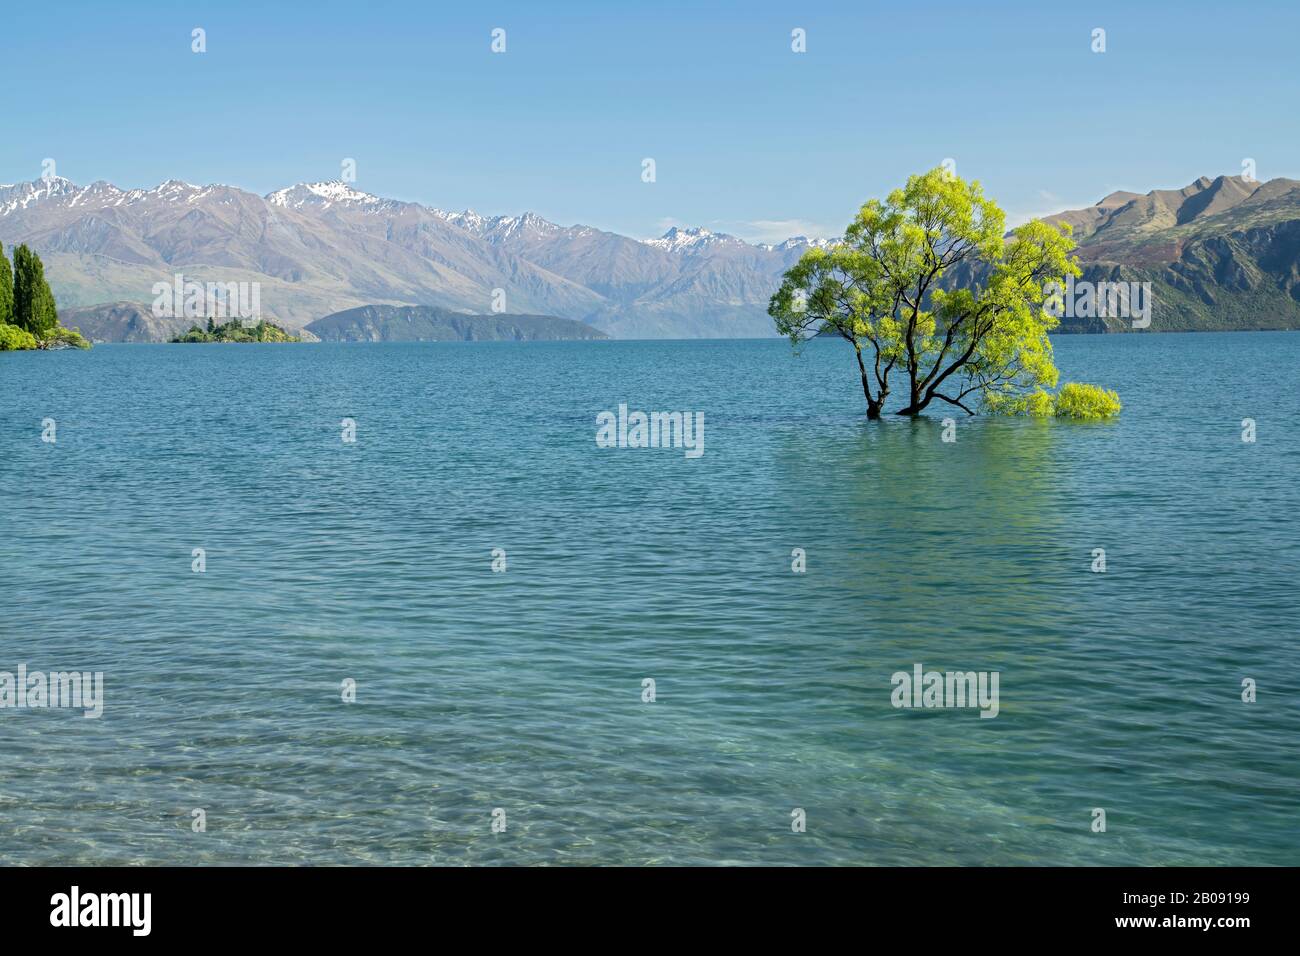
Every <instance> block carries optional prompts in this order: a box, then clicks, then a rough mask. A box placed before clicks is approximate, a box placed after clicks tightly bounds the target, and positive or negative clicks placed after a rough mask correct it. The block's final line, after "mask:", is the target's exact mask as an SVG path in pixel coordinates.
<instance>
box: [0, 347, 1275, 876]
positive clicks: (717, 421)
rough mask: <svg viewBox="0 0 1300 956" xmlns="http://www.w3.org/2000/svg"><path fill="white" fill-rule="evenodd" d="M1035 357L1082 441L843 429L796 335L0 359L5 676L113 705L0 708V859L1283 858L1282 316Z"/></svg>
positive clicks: (861, 426)
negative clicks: (654, 429)
mask: <svg viewBox="0 0 1300 956" xmlns="http://www.w3.org/2000/svg"><path fill="white" fill-rule="evenodd" d="M1055 346H1056V351H1057V364H1058V365H1059V366H1060V367H1061V369H1062V379H1063V380H1076V381H1091V382H1097V383H1099V384H1103V385H1106V386H1108V387H1112V388H1115V389H1116V390H1117V391H1118V392H1119V393H1120V396H1121V398H1122V400H1123V402H1124V411H1123V413H1122V415H1121V416H1120V418H1119V419H1118V420H1116V421H1114V422H1105V423H1070V422H1062V421H1027V420H1013V419H993V418H975V419H968V418H966V417H965V416H964V415H962V414H956V415H954V417H955V418H956V419H957V430H956V439H957V440H956V441H955V442H952V443H945V442H943V441H942V440H941V433H942V425H941V421H940V419H941V418H943V417H945V416H946V415H948V414H949V412H948V411H946V410H944V409H942V408H932V409H930V410H929V411H930V412H931V417H929V418H927V419H925V420H920V421H909V420H887V421H883V422H879V423H868V422H866V421H865V420H864V418H863V408H862V404H863V402H862V395H861V391H860V389H859V387H858V384H857V379H856V368H855V365H854V362H853V359H852V355H851V353H850V352H849V350H848V349H847V348H846V347H844V346H843V343H840V342H833V341H818V342H815V343H813V344H812V345H810V346H809V347H808V348H807V349H806V350H805V352H804V353H803V354H802V355H801V356H799V357H795V356H793V355H792V354H791V352H790V348H789V345H788V344H787V343H785V342H782V341H776V340H773V341H675V342H619V341H610V342H573V343H530V344H507V343H473V344H459V343H449V344H389V345H315V344H312V345H307V344H304V345H280V346H246V347H238V346H236V347H221V346H191V347H184V348H182V347H174V346H98V347H96V348H95V349H94V350H93V351H92V352H89V353H76V354H28V353H21V354H5V355H2V356H0V479H3V487H4V489H5V499H6V500H5V506H4V508H3V509H0V576H2V577H3V580H4V581H5V582H6V583H5V587H4V590H3V597H0V671H10V672H13V671H16V670H17V668H18V667H19V666H20V665H25V666H26V667H27V668H28V669H29V670H31V671H44V672H50V671H64V670H69V671H70V670H77V671H85V672H101V673H102V674H103V714H102V716H101V717H99V718H98V719H86V718H85V717H83V714H82V712H81V711H80V710H71V709H58V708H48V707H47V708H30V707H29V708H24V709H17V708H7V709H0V749H2V750H3V753H4V755H5V760H4V762H3V768H2V769H0V857H3V859H4V860H5V861H6V862H9V863H78V864H96V863H103V864H125V863H182V864H184V863H205V862H212V863H298V862H303V863H306V862H310V863H395V864H424V863H428V864H445V863H475V862H481V863H515V864H529V863H561V864H562V863H575V864H576V863H627V864H642V863H680V864H701V863H763V864H781V863H792V864H831V863H839V864H949V863H951V864H1102V865H1109V864H1145V865H1162V864H1221V863H1224V864H1226V863H1236V864H1295V863H1297V862H1300V830H1298V829H1297V827H1296V826H1295V813H1296V809H1297V802H1298V798H1300V762H1298V761H1297V759H1296V758H1297V747H1298V744H1297V741H1298V740H1300V733H1298V732H1300V698H1298V695H1300V652H1297V638H1296V635H1295V628H1296V620H1295V619H1296V615H1295V609H1296V605H1297V601H1296V584H1295V580H1296V572H1297V570H1298V569H1300V544H1298V543H1297V536H1296V514H1297V508H1298V506H1300V490H1298V489H1297V481H1296V478H1297V474H1298V473H1300V468H1298V466H1300V336H1297V335H1293V334H1285V333H1255V334H1203V335H1123V336H1097V337H1062V338H1058V339H1057V340H1055ZM620 404H627V405H628V406H629V407H630V408H633V409H644V410H647V411H649V410H672V411H681V412H685V413H703V422H704V436H705V437H704V442H703V453H702V454H700V455H699V456H698V457H688V456H687V455H685V454H683V451H682V450H680V449H672V448H659V449H653V448H647V449H639V448H618V447H608V448H602V447H598V446H597V443H596V440H595V438H596V428H597V424H596V423H597V416H598V415H600V413H601V412H606V411H608V412H611V413H617V410H618V408H619V405H620ZM1246 418H1250V419H1253V420H1254V422H1255V424H1256V435H1255V438H1256V440H1255V441H1254V442H1243V441H1242V420H1243V419H1246ZM45 419H52V420H53V421H54V422H55V425H56V436H57V438H56V441H55V442H53V443H50V442H43V441H42V440H41V436H42V430H43V429H42V422H43V420H45ZM344 419H351V420H352V421H353V422H355V428H356V431H355V438H356V440H355V442H345V441H343V440H342V431H343V428H342V426H341V422H342V421H343V420H344ZM1098 548H1101V549H1105V552H1106V570H1105V572H1104V573H1095V572H1094V571H1093V570H1092V569H1093V567H1094V563H1095V558H1094V551H1095V549H1098ZM195 549H202V552H203V561H204V563H203V567H204V570H203V571H202V572H201V573H200V572H196V571H195V570H193V567H194V562H195V561H196V558H195V556H194V551H195ZM494 549H499V550H500V551H501V552H504V555H503V556H500V557H501V558H502V559H503V560H504V564H505V570H504V571H497V572H494V571H493V561H494V557H493V551H494ZM795 549H802V550H803V553H804V554H805V555H806V571H805V572H804V573H794V572H792V570H791V565H792V552H794V550H795ZM498 566H500V565H498ZM917 664H921V665H923V667H924V668H925V669H926V670H929V669H934V670H937V671H976V672H984V673H994V672H996V673H997V674H998V675H999V678H1000V680H999V685H998V687H999V706H998V712H997V715H996V718H995V719H984V718H981V716H980V711H979V710H977V709H971V708H967V709H901V708H896V707H894V706H893V705H892V703H891V691H892V686H891V675H893V674H895V673H896V672H900V671H904V672H911V671H912V670H913V668H914V667H915V666H916V665H917ZM647 678H648V679H652V680H653V681H654V698H655V699H654V700H653V702H647V701H646V700H644V699H643V695H644V694H645V691H644V686H643V682H644V681H645V680H646V679H647ZM1245 678H1251V679H1253V680H1254V681H1256V682H1257V693H1258V699H1257V700H1256V701H1255V702H1254V703H1244V702H1243V701H1242V699H1241V695H1242V681H1243V679H1245ZM347 680H353V681H355V687H356V702H355V703H345V702H343V700H342V699H341V696H342V695H341V691H340V689H341V687H342V685H343V682H344V681H347ZM497 808H500V809H502V810H504V812H505V820H506V829H505V831H504V832H494V830H493V827H492V823H493V819H494V817H493V811H494V810H495V809H497ZM1098 808H1101V809H1104V810H1105V811H1106V818H1107V829H1106V832H1105V833H1095V832H1093V830H1092V823H1093V819H1094V810H1095V809H1098ZM200 809H201V810H203V811H204V816H205V820H206V832H195V830H194V820H195V814H194V811H195V810H200ZM796 809H802V810H803V811H804V813H805V814H806V832H802V833H797V832H794V831H793V830H792V826H791V821H792V817H791V813H792V811H794V810H796Z"/></svg>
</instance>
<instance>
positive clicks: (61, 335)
mask: <svg viewBox="0 0 1300 956" xmlns="http://www.w3.org/2000/svg"><path fill="white" fill-rule="evenodd" d="M37 347H38V348H42V349H88V348H90V343H89V342H88V341H87V340H86V337H85V336H84V335H82V334H81V329H65V328H64V327H63V326H61V325H56V326H55V327H54V328H52V329H50V331H49V332H47V333H46V335H45V338H43V339H41V340H40V342H39V343H38V344H37Z"/></svg>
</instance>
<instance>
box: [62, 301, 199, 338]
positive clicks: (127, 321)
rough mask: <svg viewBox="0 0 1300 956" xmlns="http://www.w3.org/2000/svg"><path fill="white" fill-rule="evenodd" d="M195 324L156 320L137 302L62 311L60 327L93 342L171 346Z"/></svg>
mask: <svg viewBox="0 0 1300 956" xmlns="http://www.w3.org/2000/svg"><path fill="white" fill-rule="evenodd" d="M193 322H194V320H193V319H186V318H164V319H159V318H155V317H154V314H153V312H152V311H151V310H150V308H149V306H147V305H137V304H135V303H134V302H109V303H106V304H104V305H90V306H82V307H80V308H73V309H59V323H60V324H61V325H63V326H64V327H65V328H69V329H74V328H75V329H80V330H81V334H82V335H84V336H85V337H86V338H88V339H90V341H92V342H167V341H169V340H170V339H171V338H172V337H173V336H175V335H177V334H178V333H180V332H183V331H184V330H185V329H188V328H189V327H190V326H191V325H192V324H193Z"/></svg>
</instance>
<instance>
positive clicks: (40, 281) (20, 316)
mask: <svg viewBox="0 0 1300 956" xmlns="http://www.w3.org/2000/svg"><path fill="white" fill-rule="evenodd" d="M66 348H78V349H88V348H90V343H89V342H87V341H86V339H85V337H84V336H82V334H81V331H80V330H79V329H65V328H64V327H63V326H61V325H59V312H58V309H57V307H56V306H55V304H54V293H53V292H51V291H50V284H49V283H48V282H46V281H45V265H44V263H42V262H41V257H40V256H38V255H37V254H36V253H34V252H32V250H30V249H28V248H27V246H26V245H20V246H18V247H17V248H15V249H14V262H13V267H12V270H11V269H10V266H9V259H8V257H7V256H6V255H5V251H4V246H3V245H2V244H0V352H16V351H25V350H28V349H66Z"/></svg>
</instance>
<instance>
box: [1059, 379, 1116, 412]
mask: <svg viewBox="0 0 1300 956" xmlns="http://www.w3.org/2000/svg"><path fill="white" fill-rule="evenodd" d="M1122 407H1123V406H1122V405H1120V403H1119V396H1118V395H1117V394H1115V393H1114V392H1112V391H1111V390H1110V389H1108V388H1102V387H1101V386H1099V385H1088V384H1086V383H1083V382H1067V383H1066V384H1065V385H1063V386H1061V391H1060V392H1059V393H1058V394H1057V396H1056V417H1057V418H1113V417H1114V416H1116V415H1118V414H1119V411H1120V409H1121V408H1122Z"/></svg>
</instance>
